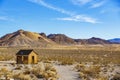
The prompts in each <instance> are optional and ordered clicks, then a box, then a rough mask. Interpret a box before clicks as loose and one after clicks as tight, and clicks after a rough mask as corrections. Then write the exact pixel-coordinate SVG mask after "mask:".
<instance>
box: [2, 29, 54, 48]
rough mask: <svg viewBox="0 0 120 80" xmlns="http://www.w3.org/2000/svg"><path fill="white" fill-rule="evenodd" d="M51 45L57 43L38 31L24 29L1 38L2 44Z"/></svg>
mask: <svg viewBox="0 0 120 80" xmlns="http://www.w3.org/2000/svg"><path fill="white" fill-rule="evenodd" d="M49 45H55V43H54V42H53V41H51V40H50V39H48V38H46V37H43V36H41V35H40V34H38V33H34V32H29V31H24V30H18V31H16V32H13V33H10V34H7V35H5V36H3V37H1V38H0V46H33V47H46V46H49Z"/></svg>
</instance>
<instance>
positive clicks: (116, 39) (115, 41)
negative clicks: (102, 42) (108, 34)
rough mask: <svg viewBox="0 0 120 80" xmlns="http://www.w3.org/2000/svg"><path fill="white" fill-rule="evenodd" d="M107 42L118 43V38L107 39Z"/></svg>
mask: <svg viewBox="0 0 120 80" xmlns="http://www.w3.org/2000/svg"><path fill="white" fill-rule="evenodd" d="M108 41H110V42H113V43H120V38H114V39H109V40H108Z"/></svg>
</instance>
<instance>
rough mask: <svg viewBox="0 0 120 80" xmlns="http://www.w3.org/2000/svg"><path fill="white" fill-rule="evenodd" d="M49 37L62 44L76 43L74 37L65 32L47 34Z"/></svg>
mask: <svg viewBox="0 0 120 80" xmlns="http://www.w3.org/2000/svg"><path fill="white" fill-rule="evenodd" d="M47 37H48V38H49V39H51V40H52V41H54V42H56V43H58V44H62V45H71V44H76V42H75V41H74V39H72V38H70V37H68V36H66V35H64V34H50V35H48V36H47Z"/></svg>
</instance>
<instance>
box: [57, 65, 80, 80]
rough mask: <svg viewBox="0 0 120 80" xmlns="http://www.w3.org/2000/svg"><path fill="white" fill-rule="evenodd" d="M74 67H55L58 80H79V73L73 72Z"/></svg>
mask: <svg viewBox="0 0 120 80" xmlns="http://www.w3.org/2000/svg"><path fill="white" fill-rule="evenodd" d="M73 67H74V66H69V65H67V66H64V65H55V68H56V69H57V72H58V75H59V79H58V80H80V79H79V78H78V77H79V75H78V74H79V73H78V72H76V71H74V70H73Z"/></svg>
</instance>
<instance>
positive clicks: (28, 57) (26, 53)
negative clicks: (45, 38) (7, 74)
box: [16, 49, 38, 64]
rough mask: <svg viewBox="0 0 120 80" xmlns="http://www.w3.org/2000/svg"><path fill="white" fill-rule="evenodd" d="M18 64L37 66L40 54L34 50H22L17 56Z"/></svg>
mask: <svg viewBox="0 0 120 80" xmlns="http://www.w3.org/2000/svg"><path fill="white" fill-rule="evenodd" d="M16 59H17V64H37V63H38V54H37V53H36V52H35V51H34V50H33V49H28V50H20V51H19V52H18V53H17V54H16Z"/></svg>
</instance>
